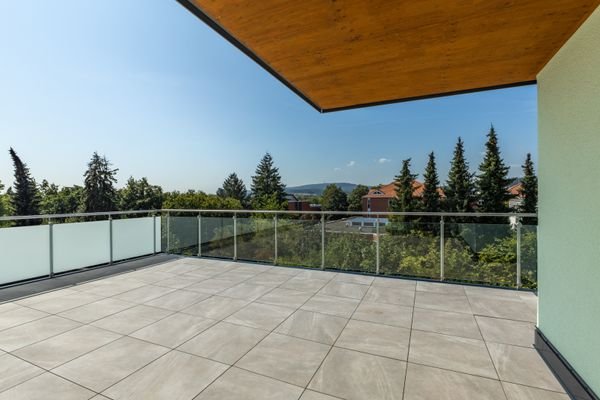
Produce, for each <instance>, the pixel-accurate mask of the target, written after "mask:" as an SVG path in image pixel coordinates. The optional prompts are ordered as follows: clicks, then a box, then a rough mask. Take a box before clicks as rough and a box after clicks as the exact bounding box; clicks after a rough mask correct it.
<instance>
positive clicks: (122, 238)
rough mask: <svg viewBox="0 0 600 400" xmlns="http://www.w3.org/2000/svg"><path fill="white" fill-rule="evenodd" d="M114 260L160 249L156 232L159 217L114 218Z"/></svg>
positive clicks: (158, 225) (142, 254) (143, 254)
mask: <svg viewBox="0 0 600 400" xmlns="http://www.w3.org/2000/svg"><path fill="white" fill-rule="evenodd" d="M112 229H113V261H120V260H126V259H129V258H134V257H140V256H145V255H149V254H153V253H155V252H158V251H160V243H157V242H156V236H157V235H156V233H157V231H158V232H160V218H159V217H132V218H123V219H115V220H113V228H112Z"/></svg>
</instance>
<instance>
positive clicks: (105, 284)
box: [73, 278, 146, 297]
mask: <svg viewBox="0 0 600 400" xmlns="http://www.w3.org/2000/svg"><path fill="white" fill-rule="evenodd" d="M145 285H146V282H142V281H139V280H138V279H133V278H126V279H110V278H108V279H101V280H98V281H94V282H90V283H84V284H81V285H76V286H74V287H73V289H74V290H78V291H81V292H85V293H89V294H93V295H96V296H102V297H111V296H116V295H118V294H121V293H125V292H128V291H130V290H133V289H137V288H139V287H142V286H145Z"/></svg>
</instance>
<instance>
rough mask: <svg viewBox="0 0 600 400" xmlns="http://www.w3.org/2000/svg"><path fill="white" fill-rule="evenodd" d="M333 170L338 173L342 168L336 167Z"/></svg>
mask: <svg viewBox="0 0 600 400" xmlns="http://www.w3.org/2000/svg"><path fill="white" fill-rule="evenodd" d="M333 170H334V171H336V172H337V171H341V170H342V169H341V168H340V167H335V168H334V169H333Z"/></svg>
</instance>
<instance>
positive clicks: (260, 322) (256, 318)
mask: <svg viewBox="0 0 600 400" xmlns="http://www.w3.org/2000/svg"><path fill="white" fill-rule="evenodd" d="M293 312H294V309H293V308H287V307H280V306H274V305H271V304H262V303H252V304H249V305H247V306H246V307H244V308H242V309H241V310H239V311H238V312H236V313H234V314H232V315H230V316H229V317H227V318H226V319H225V321H226V322H229V323H232V324H238V325H245V326H249V327H250V328H256V329H264V330H266V331H271V330H273V329H275V327H277V325H279V324H280V323H282V322H283V321H284V320H285V319H286V318H287V317H289V316H290V315H291V314H292V313H293Z"/></svg>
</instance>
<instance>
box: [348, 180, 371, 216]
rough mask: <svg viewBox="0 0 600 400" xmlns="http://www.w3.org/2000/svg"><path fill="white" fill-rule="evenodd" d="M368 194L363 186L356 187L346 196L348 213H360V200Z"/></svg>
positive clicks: (367, 189)
mask: <svg viewBox="0 0 600 400" xmlns="http://www.w3.org/2000/svg"><path fill="white" fill-rule="evenodd" d="M368 193H369V188H368V187H367V186H365V185H357V186H356V187H355V188H354V189H353V190H352V192H351V193H350V196H348V211H362V198H363V196H366V195H367V194H368Z"/></svg>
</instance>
